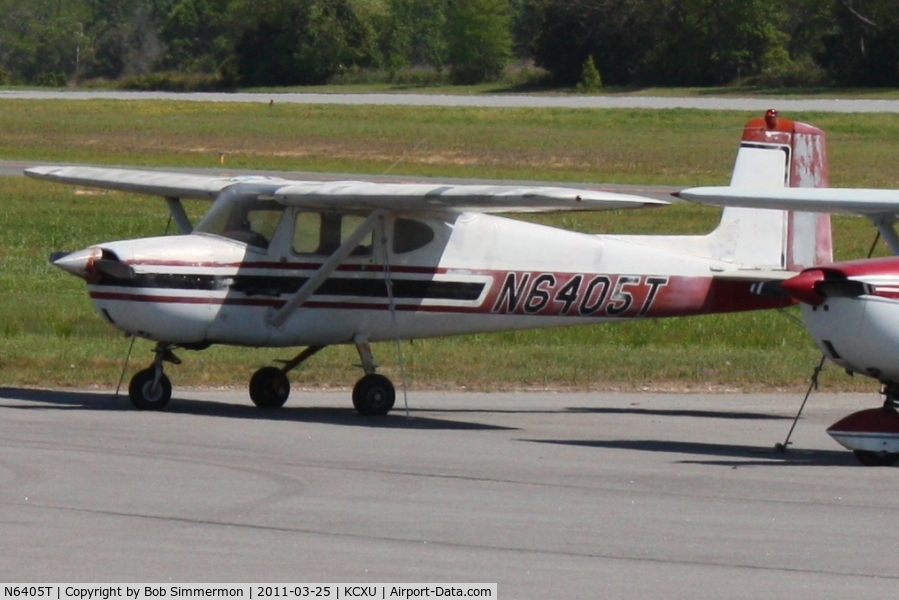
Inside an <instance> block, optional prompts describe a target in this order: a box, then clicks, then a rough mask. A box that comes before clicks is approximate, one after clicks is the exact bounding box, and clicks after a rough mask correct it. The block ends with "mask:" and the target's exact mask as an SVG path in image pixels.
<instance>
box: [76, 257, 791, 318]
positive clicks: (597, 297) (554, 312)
mask: <svg viewBox="0 0 899 600" xmlns="http://www.w3.org/2000/svg"><path fill="white" fill-rule="evenodd" d="M266 264H268V263H266ZM167 266H174V265H172V264H171V263H167ZM216 266H224V265H220V264H218V265H216ZM241 266H242V267H243V268H247V265H246V264H243V265H241ZM353 266H354V265H353ZM254 268H256V267H254ZM291 269H297V270H298V269H302V267H301V266H298V265H295V264H294V265H291ZM390 271H391V273H394V274H397V273H402V272H403V271H402V267H390ZM425 271H428V272H430V273H438V272H439V273H441V274H449V273H453V272H455V271H457V270H455V269H445V268H441V269H433V268H430V269H425V268H423V267H416V268H415V270H414V272H415V273H416V274H420V273H423V272H425ZM410 272H412V271H411V270H406V271H405V273H410ZM466 274H467V275H473V276H479V277H489V278H491V279H492V283H491V284H490V287H489V290H488V292H487V294H486V295H485V296H484V299H483V302H481V303H480V304H478V305H476V306H473V305H468V306H465V305H461V304H460V303H459V301H442V300H438V299H429V300H427V304H425V305H423V304H421V302H424V301H425V300H415V299H412V300H410V299H408V298H404V299H402V300H398V301H397V302H396V303H395V306H396V308H397V309H398V310H403V311H422V312H451V313H466V314H496V315H524V316H537V317H559V316H568V317H594V318H597V317H598V318H628V319H632V318H659V317H675V316H688V315H700V314H710V313H726V312H738V311H747V310H760V309H770V308H780V307H785V306H789V305H791V304H793V303H794V302H793V301H792V300H790V299H787V298H772V297H764V296H759V295H756V294H753V293H752V292H751V290H750V286H751V285H752V283H753V282H751V281H739V280H728V279H714V278H709V277H673V276H665V275H624V274H614V275H611V274H587V273H550V272H539V271H493V270H491V271H466ZM366 279H368V278H366ZM172 291H173V292H177V290H172ZM141 292H144V293H141ZM90 295H91V298H93V299H95V300H112V301H120V302H141V303H159V304H194V305H200V304H206V305H223V304H227V305H236V306H262V307H275V308H279V307H281V306H283V305H284V304H285V302H286V300H287V297H286V296H285V297H284V299H281V298H259V297H246V296H244V295H243V294H234V293H232V294H230V295H225V296H221V295H219V296H213V295H209V296H206V297H202V296H184V295H177V294H172V295H166V294H160V293H159V290H158V289H156V288H136V289H134V290H130V291H129V292H127V293H124V292H119V291H115V292H112V291H102V290H100V289H96V287H94V288H93V289H92V290H91V292H90ZM313 298H314V299H313V300H310V301H309V302H306V303H305V304H304V306H307V307H310V308H332V309H351V310H387V309H389V307H390V305H389V302H388V299H387V298H378V299H372V300H374V301H369V302H352V301H346V300H344V299H342V298H341V299H334V300H328V299H326V297H323V296H319V297H317V298H316V297H315V296H313Z"/></svg>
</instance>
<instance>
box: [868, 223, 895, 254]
mask: <svg viewBox="0 0 899 600" xmlns="http://www.w3.org/2000/svg"><path fill="white" fill-rule="evenodd" d="M870 219H871V222H872V223H874V227H876V228H877V231H879V232H880V235H881V236H883V239H884V240H885V241H886V243H887V246H889V247H890V252H892V253H893V254H896V255H899V235H897V234H896V230H895V229H894V228H893V224H894V223H895V222H896V217H894V216H893V215H877V216H874V215H872V216H871V217H870Z"/></svg>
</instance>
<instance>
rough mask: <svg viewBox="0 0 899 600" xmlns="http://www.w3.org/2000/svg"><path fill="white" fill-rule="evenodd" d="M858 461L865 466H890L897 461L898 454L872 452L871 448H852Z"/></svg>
mask: <svg viewBox="0 0 899 600" xmlns="http://www.w3.org/2000/svg"><path fill="white" fill-rule="evenodd" d="M852 453H853V454H855V458H857V459H858V462H860V463H862V464H863V465H865V466H866V467H892V466H893V465H895V464H896V462H897V461H899V454H896V453H894V452H872V451H871V450H853V451H852Z"/></svg>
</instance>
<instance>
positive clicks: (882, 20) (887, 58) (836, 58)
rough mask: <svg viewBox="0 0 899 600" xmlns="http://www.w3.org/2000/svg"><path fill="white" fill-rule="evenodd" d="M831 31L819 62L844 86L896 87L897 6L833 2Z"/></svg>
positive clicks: (880, 0)
mask: <svg viewBox="0 0 899 600" xmlns="http://www.w3.org/2000/svg"><path fill="white" fill-rule="evenodd" d="M833 2H834V5H833V18H834V31H833V33H831V34H830V35H827V36H825V37H824V52H823V53H822V54H821V55H820V57H819V58H820V62H821V63H822V64H823V65H824V66H825V68H827V70H828V72H829V73H830V74H831V75H832V76H833V77H834V79H835V80H836V81H837V82H839V83H841V84H844V85H859V86H896V85H899V3H897V2H896V1H895V0H833Z"/></svg>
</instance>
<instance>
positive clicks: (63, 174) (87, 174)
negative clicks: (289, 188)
mask: <svg viewBox="0 0 899 600" xmlns="http://www.w3.org/2000/svg"><path fill="white" fill-rule="evenodd" d="M25 175H27V176H28V177H33V178H34V179H43V180H45V181H54V182H57V183H67V184H70V185H80V186H84V187H94V188H100V189H104V190H116V191H120V192H133V193H136V194H150V195H153V196H162V197H164V198H182V199H188V200H215V199H216V197H217V196H218V195H219V192H221V191H222V190H223V189H225V188H227V187H229V186H232V185H234V184H236V183H243V182H248V181H257V182H258V181H261V182H271V183H278V182H282V183H289V180H287V179H277V178H270V177H256V176H245V177H212V176H205V175H190V174H187V173H167V172H164V171H141V170H137V169H108V168H101V167H52V166H49V167H33V168H31V169H26V170H25Z"/></svg>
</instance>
